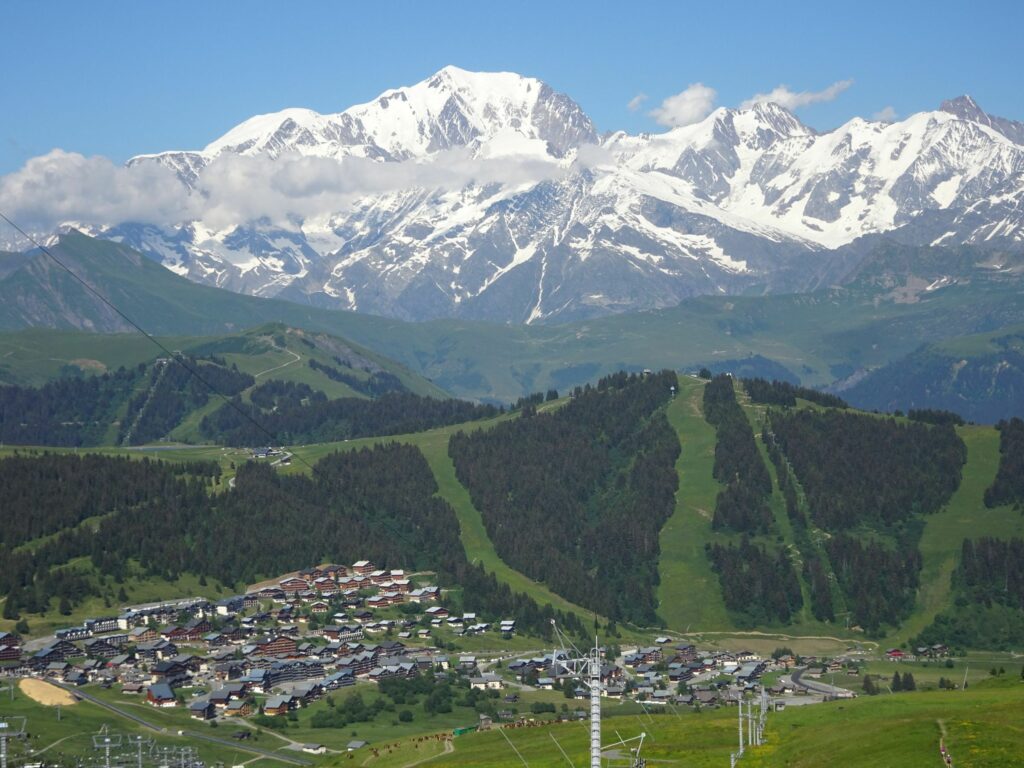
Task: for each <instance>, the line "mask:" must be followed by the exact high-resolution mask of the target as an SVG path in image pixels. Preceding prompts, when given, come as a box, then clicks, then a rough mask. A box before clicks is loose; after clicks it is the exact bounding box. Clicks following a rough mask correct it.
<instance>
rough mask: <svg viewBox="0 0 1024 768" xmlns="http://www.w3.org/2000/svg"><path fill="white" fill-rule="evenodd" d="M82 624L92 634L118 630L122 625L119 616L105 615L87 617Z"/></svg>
mask: <svg viewBox="0 0 1024 768" xmlns="http://www.w3.org/2000/svg"><path fill="white" fill-rule="evenodd" d="M82 626H84V627H85V628H86V629H88V630H89V631H90V632H91V633H92V634H94V635H99V634H103V633H105V632H116V631H117V630H118V629H120V627H119V626H118V623H117V616H103V617H101V618H98V619H86V620H85V621H84V622H82Z"/></svg>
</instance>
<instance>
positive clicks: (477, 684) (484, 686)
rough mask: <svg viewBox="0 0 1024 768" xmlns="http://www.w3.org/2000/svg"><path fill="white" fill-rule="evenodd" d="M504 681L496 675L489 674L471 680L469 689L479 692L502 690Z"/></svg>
mask: <svg viewBox="0 0 1024 768" xmlns="http://www.w3.org/2000/svg"><path fill="white" fill-rule="evenodd" d="M501 686H502V680H501V678H500V677H498V676H497V675H495V674H494V673H487V674H484V675H481V676H480V677H471V678H469V687H470V688H475V689H477V690H479V691H497V690H501Z"/></svg>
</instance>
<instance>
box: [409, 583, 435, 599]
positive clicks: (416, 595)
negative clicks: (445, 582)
mask: <svg viewBox="0 0 1024 768" xmlns="http://www.w3.org/2000/svg"><path fill="white" fill-rule="evenodd" d="M440 592H441V590H440V589H438V588H437V587H419V588H417V589H413V590H410V591H409V602H412V603H424V602H427V601H433V600H437V598H438V597H439V595H440Z"/></svg>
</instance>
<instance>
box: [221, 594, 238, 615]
mask: <svg viewBox="0 0 1024 768" xmlns="http://www.w3.org/2000/svg"><path fill="white" fill-rule="evenodd" d="M244 606H245V600H244V599H243V598H241V597H239V596H237V595H236V596H234V597H225V598H224V599H223V600H218V601H217V606H216V609H217V615H218V616H231V615H233V614H236V613H241V612H242V611H243V610H244Z"/></svg>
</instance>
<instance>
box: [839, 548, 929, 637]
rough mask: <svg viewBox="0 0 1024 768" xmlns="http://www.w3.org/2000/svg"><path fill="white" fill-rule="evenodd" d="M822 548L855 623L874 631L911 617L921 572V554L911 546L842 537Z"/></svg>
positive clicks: (895, 624) (897, 623)
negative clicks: (825, 552) (890, 544)
mask: <svg viewBox="0 0 1024 768" xmlns="http://www.w3.org/2000/svg"><path fill="white" fill-rule="evenodd" d="M825 549H826V551H827V552H828V557H829V561H830V562H831V563H832V569H833V572H834V573H835V575H836V579H837V580H838V582H839V586H840V588H841V589H842V590H843V593H844V594H845V596H846V600H847V606H848V607H849V609H850V611H851V612H852V614H853V619H854V621H856V623H857V624H859V625H860V626H861V627H863V628H864V629H866V630H868V631H869V632H877V631H879V630H880V629H881V628H882V625H884V624H888V625H890V626H897V625H899V623H900V622H901V621H902V620H903V619H905V618H906V617H907V616H908V615H910V612H911V610H913V607H914V597H915V595H916V592H917V586H918V574H919V573H920V571H921V553H920V552H918V551H917V548H916V547H915V546H914V545H913V544H911V543H908V542H906V541H899V542H897V544H896V546H895V547H889V546H886V545H885V544H883V543H882V542H880V541H872V540H868V541H863V540H861V539H860V538H854V537H853V536H850V535H847V534H841V535H838V536H833V537H832V538H830V539H829V540H828V541H827V542H826V543H825Z"/></svg>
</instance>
